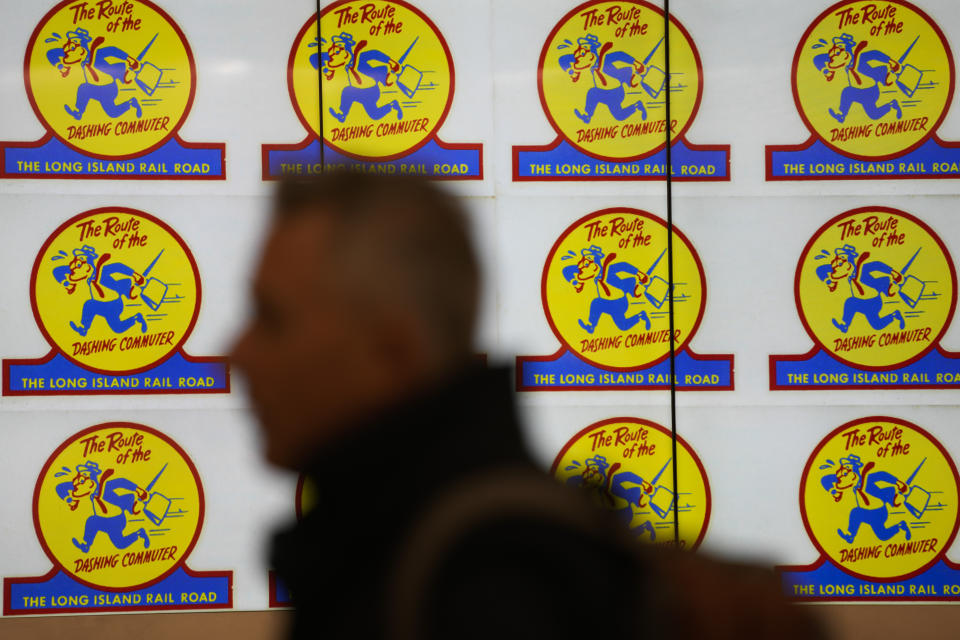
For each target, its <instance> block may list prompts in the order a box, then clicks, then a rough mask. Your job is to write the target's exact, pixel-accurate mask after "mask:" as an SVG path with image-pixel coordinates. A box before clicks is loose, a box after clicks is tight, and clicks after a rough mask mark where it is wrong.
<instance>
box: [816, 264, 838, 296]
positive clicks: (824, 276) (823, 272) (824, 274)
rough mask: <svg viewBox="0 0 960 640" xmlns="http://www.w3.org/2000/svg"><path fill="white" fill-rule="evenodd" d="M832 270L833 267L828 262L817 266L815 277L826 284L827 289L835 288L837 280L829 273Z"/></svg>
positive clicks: (832, 289)
mask: <svg viewBox="0 0 960 640" xmlns="http://www.w3.org/2000/svg"><path fill="white" fill-rule="evenodd" d="M832 271H833V267H831V266H830V265H829V264H821V265H820V266H819V267H817V271H816V273H817V278H818V279H819V280H820V281H821V282H823V283H824V284H825V285H827V289H829V290H830V291H836V290H837V281H836V280H834V279H833V278H831V277H830V273H831V272H832Z"/></svg>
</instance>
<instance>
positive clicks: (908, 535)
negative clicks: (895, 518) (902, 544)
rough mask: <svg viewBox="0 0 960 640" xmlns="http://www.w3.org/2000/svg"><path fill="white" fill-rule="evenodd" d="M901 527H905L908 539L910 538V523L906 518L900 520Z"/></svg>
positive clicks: (904, 530) (904, 532) (904, 531)
mask: <svg viewBox="0 0 960 640" xmlns="http://www.w3.org/2000/svg"><path fill="white" fill-rule="evenodd" d="M900 528H901V529H903V534H904V535H905V536H906V537H907V540H909V539H910V525H908V524H907V523H906V522H905V521H904V520H901V521H900Z"/></svg>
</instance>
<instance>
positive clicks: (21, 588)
mask: <svg viewBox="0 0 960 640" xmlns="http://www.w3.org/2000/svg"><path fill="white" fill-rule="evenodd" d="M231 582H232V574H231V573H229V572H222V573H220V572H218V573H209V574H205V573H200V574H191V573H188V572H187V571H185V570H184V568H183V567H178V568H177V569H176V570H175V571H174V572H173V573H171V574H170V575H169V576H167V577H166V578H164V579H163V580H161V581H159V582H157V583H155V584H152V585H150V586H149V587H146V588H143V589H133V590H129V591H127V590H125V591H105V590H101V589H96V588H94V587H88V586H85V585H82V584H80V583H79V582H77V581H76V580H74V579H73V578H71V577H70V576H68V575H67V574H65V573H64V572H62V571H57V572H56V573H55V574H54V575H53V576H52V577H50V578H48V579H41V580H37V579H35V578H6V579H5V580H4V591H5V592H6V593H7V594H8V599H7V601H6V602H4V605H3V609H4V611H3V613H4V615H17V614H21V615H22V614H37V613H79V612H85V611H90V612H93V611H97V610H101V611H144V610H150V609H209V608H229V607H232V606H233V593H232V585H231Z"/></svg>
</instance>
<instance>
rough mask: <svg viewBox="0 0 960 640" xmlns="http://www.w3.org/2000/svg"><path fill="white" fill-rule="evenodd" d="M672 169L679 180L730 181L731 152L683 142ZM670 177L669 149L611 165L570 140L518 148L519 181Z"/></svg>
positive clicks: (676, 146) (676, 145) (516, 171)
mask: <svg viewBox="0 0 960 640" xmlns="http://www.w3.org/2000/svg"><path fill="white" fill-rule="evenodd" d="M670 165H671V167H672V171H671V174H672V176H673V178H674V179H675V180H729V179H730V148H729V147H727V146H723V147H716V148H713V147H706V148H701V147H695V148H691V147H690V146H688V145H687V143H686V141H685V140H684V139H683V138H679V139H678V140H677V141H676V142H674V143H673V148H672V149H671V156H670ZM666 175H667V150H666V149H661V150H660V151H658V152H657V153H654V154H651V155H650V156H647V157H646V158H642V159H640V160H634V161H632V162H615V161H614V162H610V161H606V160H598V159H596V158H594V157H592V156H589V155H587V154H585V153H583V152H582V151H580V150H579V149H576V148H574V147H573V146H572V145H571V144H570V143H569V142H567V141H566V140H561V141H560V143H559V144H557V145H556V146H553V147H542V148H537V147H514V179H517V180H612V179H621V178H627V179H634V180H636V179H643V178H648V179H656V178H664V177H666Z"/></svg>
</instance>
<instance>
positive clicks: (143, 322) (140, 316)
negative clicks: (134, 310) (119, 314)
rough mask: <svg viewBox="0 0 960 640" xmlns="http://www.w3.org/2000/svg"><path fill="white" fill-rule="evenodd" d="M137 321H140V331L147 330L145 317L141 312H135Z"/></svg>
mask: <svg viewBox="0 0 960 640" xmlns="http://www.w3.org/2000/svg"><path fill="white" fill-rule="evenodd" d="M137 322H139V323H140V331H141V332H142V333H146V332H147V319H146V318H144V317H143V314H142V313H138V314H137Z"/></svg>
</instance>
